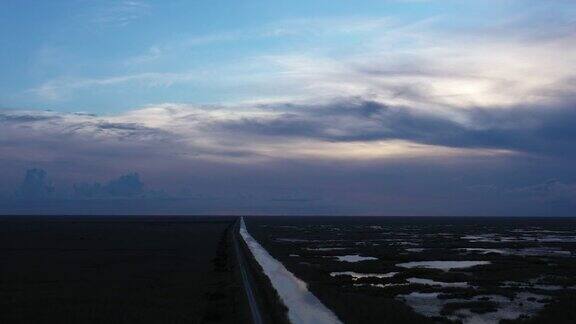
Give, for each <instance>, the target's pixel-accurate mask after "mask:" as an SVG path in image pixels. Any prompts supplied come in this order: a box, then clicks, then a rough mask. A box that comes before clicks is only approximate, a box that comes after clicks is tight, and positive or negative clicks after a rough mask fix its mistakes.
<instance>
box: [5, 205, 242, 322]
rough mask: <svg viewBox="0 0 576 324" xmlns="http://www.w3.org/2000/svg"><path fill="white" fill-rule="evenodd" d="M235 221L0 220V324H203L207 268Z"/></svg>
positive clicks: (210, 280) (211, 268) (208, 279)
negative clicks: (227, 230)
mask: <svg viewBox="0 0 576 324" xmlns="http://www.w3.org/2000/svg"><path fill="white" fill-rule="evenodd" d="M233 221H234V218H225V217H204V218H201V217H124V218H122V217H89V218H86V217H81V218H80V217H76V218H74V217H22V216H20V217H3V218H0V323H40V322H42V323H105V322H107V323H199V322H202V321H206V318H205V313H206V308H207V303H208V301H207V299H208V300H210V299H211V300H215V298H207V297H206V296H214V295H215V294H214V292H212V293H209V292H208V291H210V290H212V291H213V290H214V287H209V285H211V284H212V283H213V282H214V278H212V272H213V271H214V262H212V261H213V260H215V258H216V257H217V252H218V247H219V243H220V250H222V243H221V242H223V237H224V233H225V230H226V229H227V228H228V227H229V226H230V224H232V222H233ZM218 253H219V254H220V255H221V254H222V253H224V252H222V251H220V252H218ZM220 259H222V257H220ZM224 266H225V267H226V268H227V269H229V268H230V267H229V266H226V265H224ZM224 266H221V267H224ZM218 271H220V270H218ZM220 272H222V271H220ZM220 276H221V275H220ZM227 278H230V276H228V277H227ZM220 295H223V294H222V293H219V295H218V296H220ZM218 298H222V297H218ZM212 304H214V302H213V301H212ZM214 307H218V306H214V305H212V306H211V309H212V310H211V312H212V313H214ZM227 311H229V312H231V311H232V310H231V309H228V310H227ZM210 317H211V318H212V320H213V321H215V322H218V316H217V315H214V314H211V315H210ZM208 321H211V320H210V319H209V320H208Z"/></svg>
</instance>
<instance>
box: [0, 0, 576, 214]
mask: <svg viewBox="0 0 576 324" xmlns="http://www.w3.org/2000/svg"><path fill="white" fill-rule="evenodd" d="M575 17H576V3H575V2H574V1H569V0H547V1H541V0H378V1H376V0H374V1H373V0H366V1H361V2H360V1H348V0H330V1H328V0H294V1H283V2H281V1H258V0H246V1H231V0H211V1H192V0H189V1H181V0H173V1H159V0H114V1H113V0H99V1H96V0H54V1H32V0H3V1H1V2H0V48H2V50H1V51H0V66H1V67H2V70H1V71H2V73H1V74H0V169H1V170H2V172H0V212H2V213H21V212H22V213H24V212H25V213H48V212H49V211H50V212H51V213H59V212H62V213H64V212H67V213H71V212H72V211H73V212H78V213H85V212H86V213H88V212H94V205H95V204H96V202H98V204H97V205H98V206H104V207H101V208H103V209H100V210H98V212H101V213H108V212H110V213H132V212H138V213H140V212H142V209H143V207H142V206H146V211H147V212H149V213H160V212H161V213H203V214H278V215H283V214H328V215H462V216H469V215H515V216H520V215H525V216H566V215H572V214H576V213H574V212H575V211H576V171H575V170H574V167H573V165H574V164H575V163H576V150H575V149H574V147H575V145H574V143H575V141H576V106H575V103H576V98H575V92H574V91H575V90H576V55H575V54H574V53H576V18H575ZM27 170H28V174H26V172H27ZM118 188H121V189H118ZM26 193H28V194H26ZM119 201H123V202H124V205H122V204H120V203H119ZM125 201H130V202H134V201H136V202H135V203H133V204H126V203H125ZM48 205H49V207H47V206H48ZM134 205H136V206H140V209H138V211H135V209H134ZM108 207H109V208H108Z"/></svg>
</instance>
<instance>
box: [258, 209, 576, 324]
mask: <svg viewBox="0 0 576 324" xmlns="http://www.w3.org/2000/svg"><path fill="white" fill-rule="evenodd" d="M247 226H248V230H249V231H250V233H251V234H252V235H253V236H254V237H255V238H256V239H257V240H258V241H260V243H261V244H262V245H263V246H264V247H265V248H266V249H267V250H268V251H269V252H270V253H271V254H272V255H273V256H274V257H275V258H277V259H278V260H280V261H281V262H282V263H283V264H284V265H285V266H286V267H287V268H288V269H289V270H290V271H291V272H293V273H294V274H296V276H298V277H299V278H301V279H303V280H304V281H306V282H307V283H308V285H309V289H310V290H311V291H312V292H313V293H314V294H316V296H318V298H319V299H320V300H322V301H323V303H324V304H325V305H326V306H328V307H329V308H331V309H332V310H333V311H334V312H335V313H336V314H337V315H338V317H339V318H340V319H342V320H343V321H344V322H345V323H427V322H430V323H434V322H436V323H574V321H575V319H576V310H575V308H574V305H576V219H574V218H547V219H546V218H465V217H464V218H442V217H427V218H426V217H420V218H416V217H414V218H410V217H396V218H394V217H382V218H377V217H273V218H271V217H251V218H249V219H248V220H247Z"/></svg>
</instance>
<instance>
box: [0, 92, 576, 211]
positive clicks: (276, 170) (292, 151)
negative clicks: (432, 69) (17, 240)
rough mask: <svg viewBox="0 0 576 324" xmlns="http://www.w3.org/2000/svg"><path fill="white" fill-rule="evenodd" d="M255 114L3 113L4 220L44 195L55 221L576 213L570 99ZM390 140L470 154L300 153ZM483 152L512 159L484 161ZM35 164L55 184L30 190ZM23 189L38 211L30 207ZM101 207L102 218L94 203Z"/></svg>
mask: <svg viewBox="0 0 576 324" xmlns="http://www.w3.org/2000/svg"><path fill="white" fill-rule="evenodd" d="M255 109H256V113H253V112H254V108H253V109H252V110H251V111H252V113H239V114H236V115H234V114H227V113H226V112H227V111H229V110H218V109H216V110H217V112H216V113H212V112H211V110H210V108H201V109H198V108H195V107H177V108H174V107H171V108H166V109H164V108H162V107H160V108H158V109H155V110H154V109H153V110H146V109H144V110H141V111H135V112H134V113H132V114H131V115H127V116H114V117H98V116H92V115H84V114H59V113H50V112H42V113H39V112H24V111H3V112H0V127H1V128H0V135H1V137H0V144H1V145H0V153H1V154H0V168H2V170H3V171H4V172H3V173H2V174H1V175H0V195H2V196H3V197H4V198H1V199H0V200H1V201H2V202H1V203H0V212H2V213H30V212H40V213H41V212H45V211H46V210H48V209H46V207H45V205H44V207H42V206H43V205H42V203H40V202H38V201H39V200H41V201H44V203H46V204H50V206H51V207H50V209H49V210H51V213H52V212H53V213H58V212H59V211H63V210H66V211H67V212H69V213H71V212H74V213H84V212H86V210H84V209H83V208H90V210H91V211H92V212H96V211H100V212H102V213H107V212H111V213H123V212H126V213H131V212H137V213H141V212H144V211H142V208H140V207H142V206H146V208H147V209H146V212H148V213H155V212H162V213H208V214H210V213H215V214H225V213H258V214H386V215H393V214H397V215H430V214H436V215H438V214H444V215H457V214H464V215H498V214H502V215H522V214H530V215H568V214H570V213H572V212H573V211H574V210H575V208H576V195H575V194H574V192H575V191H574V188H575V186H576V171H575V170H574V168H573V166H572V165H573V164H574V162H575V160H576V156H575V154H574V150H573V143H574V141H575V140H576V131H575V129H576V118H575V117H576V112H575V110H574V108H573V105H571V104H570V103H567V102H565V103H561V104H560V103H555V104H548V105H536V104H534V105H527V106H525V107H518V106H515V107H491V108H466V109H463V108H458V109H452V110H446V111H442V112H438V111H427V110H426V109H422V108H418V109H416V108H411V107H399V106H393V105H385V104H382V103H379V102H375V101H369V100H361V99H358V98H353V99H348V100H338V101H334V102H332V103H325V104H310V105H303V104H298V105H294V104H287V105H264V106H260V107H257V108H255ZM159 120H163V122H161V123H160V122H158V121H159ZM393 140H402V141H404V142H405V143H407V144H406V145H408V146H410V145H412V144H415V145H427V146H425V148H426V149H425V150H429V151H431V152H432V153H434V152H435V151H436V150H438V149H442V148H451V149H457V150H460V149H463V151H456V152H457V153H458V154H456V155H442V154H440V155H437V154H431V155H427V154H424V155H422V156H418V155H417V156H412V155H399V156H397V157H394V156H393V157H392V158H387V157H382V158H378V157H375V158H369V159H366V158H362V157H361V156H360V157H355V156H354V155H347V153H348V152H346V151H342V152H335V153H336V154H335V155H334V156H338V153H342V158H339V159H338V158H332V157H324V156H322V155H318V156H315V155H312V156H310V155H301V153H300V148H301V147H302V146H305V145H308V144H307V143H313V146H311V149H310V150H311V151H314V150H322V149H323V148H324V147H326V145H333V144H346V145H351V146H346V148H350V147H351V148H354V147H356V146H366V145H368V147H371V146H370V145H374V143H379V142H380V141H384V142H387V141H393ZM277 145H281V146H280V147H281V149H280V150H279V151H270V147H276V146H277ZM282 145H283V146H282ZM329 147H331V146H329ZM333 149H334V150H338V149H339V148H333ZM374 149H378V147H377V146H375V147H374ZM486 149H488V150H505V151H507V152H508V153H506V154H491V153H487V154H476V153H477V152H480V153H481V152H483V150H486ZM329 150H332V148H331V149H329ZM342 150H346V149H342ZM263 152H264V153H263ZM270 152H272V153H270ZM31 168H41V169H44V170H46V171H47V172H48V174H49V175H46V174H44V175H41V174H40V173H38V174H36V173H34V174H35V175H37V176H30V177H28V176H26V177H24V179H25V180H24V182H22V178H23V175H24V172H25V170H27V169H31ZM131 171H136V172H138V173H139V174H140V175H142V177H143V178H144V179H146V183H147V187H148V185H149V187H148V188H154V189H158V190H161V191H162V192H163V194H162V195H157V194H148V193H149V191H145V192H144V191H142V190H143V189H142V185H141V182H140V180H139V179H137V180H138V181H135V180H134V179H135V178H134V177H129V178H130V179H124V178H118V179H117V180H113V181H110V180H109V179H111V178H114V177H116V176H117V175H118V174H126V173H127V172H131ZM27 178H30V179H31V180H30V181H31V182H30V181H27V180H26V179H27ZM32 178H33V179H32ZM32 180H34V181H36V180H38V181H36V182H34V181H32ZM32 182H34V183H32ZM82 183H83V184H82ZM32 184H37V186H32ZM75 184H76V186H74V185H75ZM18 188H20V189H18ZM38 188H40V189H38ZM114 188H116V189H114ZM119 191H121V194H118V192H119ZM15 192H20V193H21V194H20V198H22V193H24V192H28V193H30V195H28V198H34V200H35V201H36V202H35V203H22V202H21V201H20V200H19V198H18V195H14V193H15ZM158 192H160V191H158ZM164 192H165V193H164ZM143 193H146V194H143ZM31 195H32V196H34V197H32V196H31ZM40 196H41V197H40ZM119 197H123V198H130V200H133V199H140V200H142V199H143V200H146V202H145V203H144V202H143V203H141V204H138V203H122V202H120V200H118V198H119ZM38 198H41V199H38ZM95 199H96V200H99V201H103V202H102V206H103V207H102V208H103V209H98V208H96V207H94V206H93V205H94V204H93V203H92V202H87V200H90V201H93V200H95ZM58 201H60V202H61V204H60V203H58ZM118 204H119V205H118ZM83 206H84V207H83ZM88 206H91V207H88ZM129 206H130V207H129ZM171 206H172V207H171ZM106 208H108V209H106Z"/></svg>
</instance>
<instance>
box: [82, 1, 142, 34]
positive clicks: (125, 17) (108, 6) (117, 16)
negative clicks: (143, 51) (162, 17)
mask: <svg viewBox="0 0 576 324" xmlns="http://www.w3.org/2000/svg"><path fill="white" fill-rule="evenodd" d="M150 10H151V6H150V5H149V4H148V3H147V2H145V1H142V0H114V1H107V2H106V3H105V6H103V7H101V8H98V9H96V10H95V12H94V13H92V14H91V17H90V21H91V22H92V23H93V24H96V25H99V26H112V27H124V26H127V25H129V24H130V23H132V22H134V21H136V20H138V19H140V18H142V17H144V16H146V15H148V14H149V13H150Z"/></svg>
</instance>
